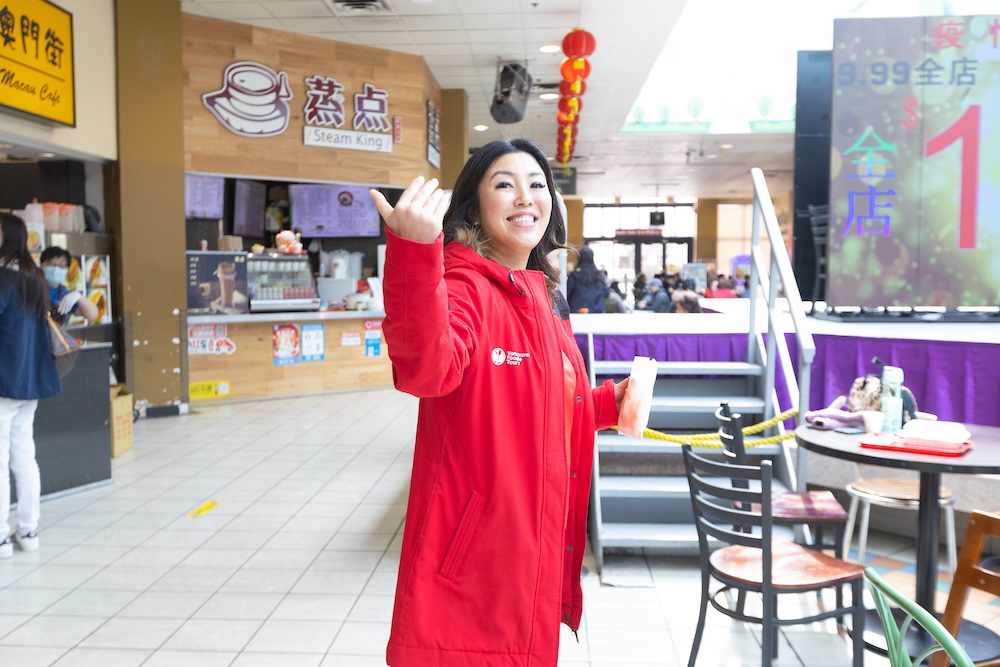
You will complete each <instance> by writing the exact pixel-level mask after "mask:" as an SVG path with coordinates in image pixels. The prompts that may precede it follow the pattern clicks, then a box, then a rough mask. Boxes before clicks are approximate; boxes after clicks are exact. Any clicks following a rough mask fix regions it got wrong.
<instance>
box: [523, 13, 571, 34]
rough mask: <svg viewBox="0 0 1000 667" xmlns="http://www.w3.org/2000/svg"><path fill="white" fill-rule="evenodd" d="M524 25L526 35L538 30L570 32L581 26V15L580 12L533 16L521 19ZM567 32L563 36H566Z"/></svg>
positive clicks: (525, 16)
mask: <svg viewBox="0 0 1000 667" xmlns="http://www.w3.org/2000/svg"><path fill="white" fill-rule="evenodd" d="M521 23H522V25H524V33H525V35H527V34H530V33H532V32H536V31H538V30H552V29H556V28H558V29H560V30H564V31H565V32H569V31H570V30H572V29H573V28H577V27H579V26H580V14H579V13H578V12H561V13H551V14H532V15H531V16H528V15H524V16H522V17H521ZM565 32H564V33H563V34H565Z"/></svg>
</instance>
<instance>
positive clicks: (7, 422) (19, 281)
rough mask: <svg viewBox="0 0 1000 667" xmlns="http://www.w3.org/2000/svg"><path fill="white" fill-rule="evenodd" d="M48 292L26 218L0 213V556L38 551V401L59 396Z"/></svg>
mask: <svg viewBox="0 0 1000 667" xmlns="http://www.w3.org/2000/svg"><path fill="white" fill-rule="evenodd" d="M48 310H49V290H48V286H47V285H46V283H45V276H44V275H43V274H42V270H41V269H39V268H38V266H36V265H35V262H34V260H33V259H32V258H31V253H29V252H28V231H27V229H26V228H25V226H24V222H23V221H22V220H21V219H20V218H18V217H16V216H13V215H10V214H9V213H0V341H2V344H0V558H9V557H10V556H11V555H13V551H14V548H13V544H12V541H13V542H17V543H18V545H19V546H20V547H21V548H22V549H23V550H24V551H35V550H37V549H38V532H37V531H38V516H39V500H40V496H41V488H42V487H41V481H40V478H39V475H38V463H36V462H35V440H34V420H35V408H36V407H38V399H40V398H47V397H49V396H52V395H54V394H58V393H59V391H60V390H61V389H62V387H61V385H60V383H59V373H58V371H56V364H55V361H54V360H53V359H52V348H51V347H50V346H49V332H48V324H47V322H46V315H47V313H48ZM10 474H13V476H14V482H15V484H16V485H17V528H16V529H15V530H14V532H13V533H11V532H10V528H9V526H8V524H7V517H8V514H10Z"/></svg>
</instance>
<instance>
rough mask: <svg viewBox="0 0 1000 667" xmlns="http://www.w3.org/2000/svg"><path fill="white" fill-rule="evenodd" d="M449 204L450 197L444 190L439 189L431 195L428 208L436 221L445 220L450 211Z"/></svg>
mask: <svg viewBox="0 0 1000 667" xmlns="http://www.w3.org/2000/svg"><path fill="white" fill-rule="evenodd" d="M448 203H449V197H448V195H447V193H445V191H444V190H441V189H438V190H435V191H434V194H432V195H431V198H430V199H429V200H428V202H427V207H428V208H429V209H430V210H431V212H432V215H433V216H434V218H435V219H437V218H444V214H445V212H446V211H447V210H448Z"/></svg>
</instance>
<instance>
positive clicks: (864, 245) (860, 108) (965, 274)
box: [826, 15, 1000, 308]
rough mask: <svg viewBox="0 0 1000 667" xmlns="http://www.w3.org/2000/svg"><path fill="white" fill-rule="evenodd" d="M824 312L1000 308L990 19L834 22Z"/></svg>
mask: <svg viewBox="0 0 1000 667" xmlns="http://www.w3.org/2000/svg"><path fill="white" fill-rule="evenodd" d="M833 25H834V40H833V43H834V44H835V47H834V49H833V86H834V87H833V91H834V95H833V113H832V127H833V132H832V156H831V169H830V230H829V244H828V252H829V259H828V262H829V271H828V273H829V285H830V287H829V291H828V295H827V298H826V301H827V304H828V305H830V306H868V307H876V306H938V307H945V308H956V307H962V306H993V305H996V304H997V303H998V302H1000V296H998V295H1000V272H998V271H997V257H998V251H1000V200H998V198H997V195H996V193H997V192H1000V134H998V131H997V128H998V127H1000V94H998V93H1000V15H990V16H947V17H926V18H925V17H914V18H887V19H868V18H865V19H838V20H836V21H834V24H833Z"/></svg>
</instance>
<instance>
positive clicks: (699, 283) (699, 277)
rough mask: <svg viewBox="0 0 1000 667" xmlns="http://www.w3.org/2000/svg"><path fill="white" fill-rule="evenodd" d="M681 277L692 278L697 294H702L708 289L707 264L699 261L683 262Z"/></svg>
mask: <svg viewBox="0 0 1000 667" xmlns="http://www.w3.org/2000/svg"><path fill="white" fill-rule="evenodd" d="M681 278H682V279H683V280H693V281H694V291H695V292H697V293H698V294H704V293H705V290H707V289H708V264H703V263H700V262H698V263H691V264H685V265H684V268H683V269H682V270H681Z"/></svg>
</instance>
